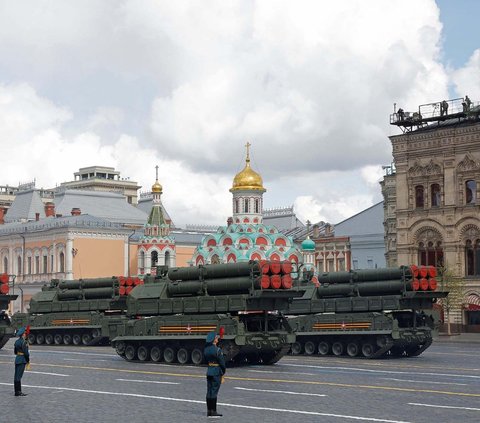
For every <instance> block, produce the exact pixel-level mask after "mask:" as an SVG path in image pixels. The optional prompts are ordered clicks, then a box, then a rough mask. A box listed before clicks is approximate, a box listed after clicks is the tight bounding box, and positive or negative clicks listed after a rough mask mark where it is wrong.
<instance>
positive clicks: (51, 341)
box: [12, 276, 141, 345]
mask: <svg viewBox="0 0 480 423" xmlns="http://www.w3.org/2000/svg"><path fill="white" fill-rule="evenodd" d="M135 283H137V284H138V283H141V281H140V280H139V279H137V278H124V277H121V276H120V277H115V276H114V277H110V278H97V279H78V280H58V279H53V280H52V281H51V282H50V284H49V285H44V286H43V287H42V290H41V292H38V293H37V294H35V295H34V296H33V297H32V299H31V300H30V308H29V311H28V313H16V314H15V315H14V316H13V317H12V321H13V324H14V326H15V327H16V328H18V327H21V326H27V325H29V326H30V334H29V336H28V341H29V342H30V344H39V345H41V344H47V345H69V344H73V345H98V344H101V343H106V342H108V341H109V339H108V337H105V336H102V333H101V328H102V323H103V321H104V320H105V319H107V320H108V319H115V320H118V319H119V318H121V317H122V316H123V315H124V314H125V309H126V295H127V293H128V292H129V291H130V290H131V289H133V286H134V284H135Z"/></svg>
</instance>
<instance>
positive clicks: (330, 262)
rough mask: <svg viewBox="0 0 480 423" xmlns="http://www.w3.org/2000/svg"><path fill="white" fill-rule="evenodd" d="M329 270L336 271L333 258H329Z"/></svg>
mask: <svg viewBox="0 0 480 423" xmlns="http://www.w3.org/2000/svg"><path fill="white" fill-rule="evenodd" d="M327 267H328V269H327V271H328V272H335V261H334V260H333V259H328V260H327Z"/></svg>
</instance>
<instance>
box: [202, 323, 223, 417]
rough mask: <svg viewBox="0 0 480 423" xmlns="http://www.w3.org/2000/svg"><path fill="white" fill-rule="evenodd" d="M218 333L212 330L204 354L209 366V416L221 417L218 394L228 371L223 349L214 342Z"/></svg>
mask: <svg viewBox="0 0 480 423" xmlns="http://www.w3.org/2000/svg"><path fill="white" fill-rule="evenodd" d="M216 337H217V334H216V333H215V332H210V333H209V334H208V336H207V339H206V345H205V350H204V351H203V355H204V356H205V360H206V361H207V363H208V368H207V398H206V399H207V411H208V412H207V416H208V417H220V416H222V415H221V414H219V413H217V395H218V391H219V390H220V385H221V383H222V376H223V375H224V374H225V372H226V371H227V369H226V367H225V358H224V357H223V353H222V350H221V349H220V348H219V347H217V346H216V345H215V344H214V341H215V338H216Z"/></svg>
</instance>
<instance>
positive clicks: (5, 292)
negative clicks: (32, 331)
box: [0, 273, 18, 349]
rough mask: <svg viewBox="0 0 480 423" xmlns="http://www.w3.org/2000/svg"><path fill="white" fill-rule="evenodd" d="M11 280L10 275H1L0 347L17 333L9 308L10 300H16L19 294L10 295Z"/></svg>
mask: <svg viewBox="0 0 480 423" xmlns="http://www.w3.org/2000/svg"><path fill="white" fill-rule="evenodd" d="M10 282H11V281H10V277H9V276H8V275H7V274H6V273H4V274H2V275H0V349H2V347H3V346H4V345H5V344H6V343H7V342H8V340H9V339H10V338H11V337H12V336H13V335H14V333H15V329H14V328H13V326H12V322H11V320H10V317H9V316H8V313H7V310H8V305H9V304H10V301H15V300H16V299H17V297H18V295H9V291H10V287H9V284H10Z"/></svg>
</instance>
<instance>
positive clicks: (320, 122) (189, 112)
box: [0, 0, 480, 225]
mask: <svg viewBox="0 0 480 423" xmlns="http://www.w3.org/2000/svg"><path fill="white" fill-rule="evenodd" d="M479 12H480V2H477V1H475V0H458V1H453V0H452V1H448V0H441V1H440V0H439V1H437V2H435V1H433V0H402V1H398V0H393V1H387V0H376V1H375V0H368V1H366V0H358V1H356V0H346V1H339V0H337V1H335V2H333V1H320V0H313V1H302V0H296V1H280V0H261V1H260V0H259V1H254V0H250V1H249V0H238V1H230V0H218V1H210V0H202V1H180V0H175V1H153V0H152V1H146V0H145V1H143V0H103V1H96V0H83V1H81V2H80V1H73V0H71V1H65V0H57V1H48V0H32V1H26V0H24V1H10V0H0V160H1V162H0V163H1V165H0V185H5V184H9V185H18V183H19V182H28V181H31V180H33V179H34V178H35V179H36V183H37V187H39V188H40V187H43V188H51V187H54V186H55V185H57V184H59V183H61V182H63V181H67V180H72V179H73V173H74V172H75V171H77V170H78V169H79V168H80V167H85V166H92V165H106V166H113V167H115V168H116V169H117V170H119V171H120V172H121V176H122V177H130V179H132V180H135V181H138V183H139V184H140V185H142V186H143V188H142V190H147V189H149V187H150V186H151V185H152V183H153V182H154V179H155V165H156V164H158V165H159V167H160V169H159V176H160V182H161V183H162V185H163V187H164V194H163V197H162V198H163V202H164V204H165V206H166V208H167V210H168V212H169V214H170V215H171V217H172V218H173V220H174V222H175V223H176V224H177V225H184V224H186V223H203V224H212V225H218V224H223V223H224V222H225V221H226V218H227V216H229V215H230V214H231V194H230V193H229V191H228V189H229V188H230V187H231V184H232V179H233V177H234V175H235V174H236V173H237V172H238V171H240V170H241V169H242V168H243V165H244V155H245V147H244V145H245V143H246V141H247V140H248V141H250V142H251V143H252V167H253V168H254V169H255V170H256V171H258V172H259V173H260V174H261V175H262V176H263V180H264V185H265V187H266V188H267V192H266V194H265V195H264V199H265V205H266V207H267V208H270V207H284V206H290V205H294V206H295V209H296V212H297V215H298V216H299V218H300V219H302V220H304V221H305V220H306V219H309V220H311V221H313V222H316V221H319V220H324V221H328V222H331V223H337V222H339V221H341V220H343V219H345V218H347V217H349V216H351V215H353V214H355V213H357V212H359V211H361V210H363V209H365V208H367V207H369V206H371V205H373V204H375V203H376V202H378V201H381V199H382V198H381V193H380V188H379V185H378V181H379V180H380V179H381V177H382V165H388V164H389V163H390V162H391V161H392V156H391V145H390V141H389V139H388V136H389V135H392V134H396V133H397V131H396V128H394V127H390V125H389V114H390V113H392V112H393V103H396V104H397V107H403V108H404V109H406V110H415V109H416V108H417V106H418V105H419V104H423V103H428V102H433V101H438V100H442V99H444V98H455V97H463V96H464V95H465V94H468V95H469V97H470V98H471V99H472V100H473V101H480V45H479V43H478V40H480V36H479V35H480V34H479V32H480V30H479V29H478V24H477V22H476V21H475V20H476V19H478V16H480V13H479Z"/></svg>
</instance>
